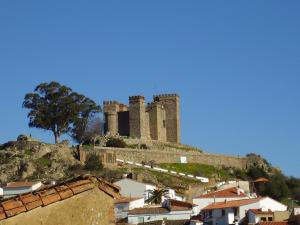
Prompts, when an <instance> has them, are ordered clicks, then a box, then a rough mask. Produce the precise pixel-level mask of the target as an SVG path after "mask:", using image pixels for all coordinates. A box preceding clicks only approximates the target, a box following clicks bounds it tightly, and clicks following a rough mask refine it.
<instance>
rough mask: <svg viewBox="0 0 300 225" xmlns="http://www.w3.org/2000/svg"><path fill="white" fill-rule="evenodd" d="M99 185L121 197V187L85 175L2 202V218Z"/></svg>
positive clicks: (0, 208) (113, 194)
mask: <svg viewBox="0 0 300 225" xmlns="http://www.w3.org/2000/svg"><path fill="white" fill-rule="evenodd" d="M95 187H98V188H99V189H100V190H102V191H104V192H105V193H107V194H108V195H110V196H112V197H113V198H119V197H120V194H119V189H118V188H117V187H115V185H113V184H110V183H108V182H106V181H104V180H102V179H99V178H95V177H91V176H84V177H78V178H76V179H74V180H71V181H69V182H66V183H63V184H59V185H56V186H51V187H47V188H45V189H43V190H39V191H35V192H32V193H28V194H23V195H20V196H17V197H13V198H11V199H7V200H4V201H2V202H0V220H3V219H6V218H9V217H12V216H16V215H18V214H20V213H23V212H27V211H30V210H32V209H35V208H37V207H40V206H47V205H50V204H52V203H55V202H58V201H61V200H64V199H67V198H70V197H72V196H73V195H77V194H79V193H81V192H84V191H88V190H91V189H93V188H95Z"/></svg>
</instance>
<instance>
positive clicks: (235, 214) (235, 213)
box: [234, 208, 238, 216]
mask: <svg viewBox="0 0 300 225" xmlns="http://www.w3.org/2000/svg"><path fill="white" fill-rule="evenodd" d="M237 215H238V209H237V208H234V216H237Z"/></svg>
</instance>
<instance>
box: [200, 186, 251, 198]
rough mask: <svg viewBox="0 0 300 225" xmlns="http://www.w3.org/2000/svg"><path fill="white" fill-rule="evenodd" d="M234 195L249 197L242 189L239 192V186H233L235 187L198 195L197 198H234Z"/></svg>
mask: <svg viewBox="0 0 300 225" xmlns="http://www.w3.org/2000/svg"><path fill="white" fill-rule="evenodd" d="M233 197H247V195H245V193H243V192H241V191H240V194H238V190H237V188H236V187H233V188H227V189H223V190H218V191H213V192H210V193H207V194H203V195H200V196H197V197H196V198H233Z"/></svg>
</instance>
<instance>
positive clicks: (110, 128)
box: [103, 101, 119, 135]
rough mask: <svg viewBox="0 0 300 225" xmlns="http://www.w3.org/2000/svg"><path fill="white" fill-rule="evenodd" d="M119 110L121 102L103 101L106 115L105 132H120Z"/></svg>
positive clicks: (114, 133)
mask: <svg viewBox="0 0 300 225" xmlns="http://www.w3.org/2000/svg"><path fill="white" fill-rule="evenodd" d="M118 111H119V103H118V102H117V101H104V102H103V112H104V117H105V125H104V132H105V133H106V134H110V135H117V134H118Z"/></svg>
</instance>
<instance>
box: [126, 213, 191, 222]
mask: <svg viewBox="0 0 300 225" xmlns="http://www.w3.org/2000/svg"><path fill="white" fill-rule="evenodd" d="M191 215H192V210H187V211H171V212H168V213H162V214H139V215H128V223H130V224H138V223H139V218H141V219H143V222H151V221H158V220H163V219H164V218H166V219H167V220H189V219H190V218H191Z"/></svg>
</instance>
